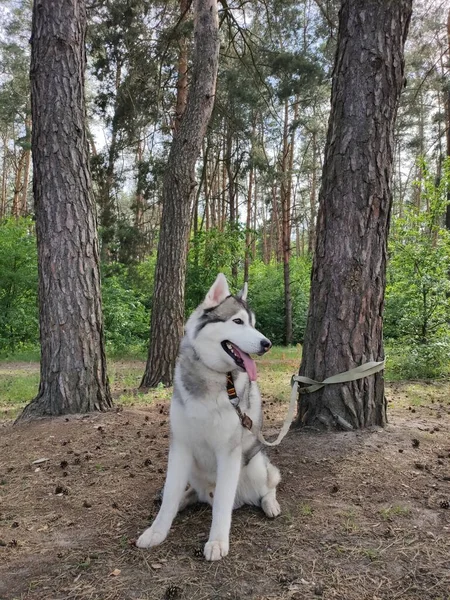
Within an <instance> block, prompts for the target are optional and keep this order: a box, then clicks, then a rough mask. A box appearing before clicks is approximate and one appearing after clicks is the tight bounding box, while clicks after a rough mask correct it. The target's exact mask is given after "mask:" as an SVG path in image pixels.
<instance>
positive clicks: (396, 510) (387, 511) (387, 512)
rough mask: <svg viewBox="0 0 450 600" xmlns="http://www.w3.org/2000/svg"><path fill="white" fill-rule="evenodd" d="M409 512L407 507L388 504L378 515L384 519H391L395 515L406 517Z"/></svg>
mask: <svg viewBox="0 0 450 600" xmlns="http://www.w3.org/2000/svg"><path fill="white" fill-rule="evenodd" d="M410 513H411V511H410V510H409V508H407V507H406V506H400V505H395V506H388V507H387V508H382V509H381V510H380V515H381V516H382V518H383V519H385V520H386V521H392V520H393V519H394V518H395V517H407V516H409V515H410Z"/></svg>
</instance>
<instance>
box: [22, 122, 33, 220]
mask: <svg viewBox="0 0 450 600" xmlns="http://www.w3.org/2000/svg"><path fill="white" fill-rule="evenodd" d="M25 127H26V132H27V138H26V144H27V146H26V148H25V161H24V173H23V185H22V195H21V200H20V212H21V214H22V215H26V214H27V213H28V183H29V181H30V164H31V148H30V143H31V116H29V117H27V119H26V120H25Z"/></svg>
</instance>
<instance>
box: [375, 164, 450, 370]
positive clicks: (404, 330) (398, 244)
mask: <svg viewBox="0 0 450 600" xmlns="http://www.w3.org/2000/svg"><path fill="white" fill-rule="evenodd" d="M422 171H423V174H424V179H423V181H422V196H423V199H424V200H425V204H426V206H427V207H428V209H427V210H424V211H417V209H416V208H414V207H409V208H407V209H406V211H405V214H404V216H403V217H402V218H397V219H395V220H394V223H393V229H392V236H391V240H390V246H389V248H390V254H391V260H390V264H389V270H388V284H387V289H386V311H385V336H386V337H387V338H393V339H395V340H397V341H398V342H400V344H399V345H398V349H400V348H401V347H403V351H402V352H401V355H404V360H403V361H402V360H401V359H399V360H398V362H397V363H396V364H397V365H398V370H399V372H403V373H404V375H405V377H411V376H415V377H436V376H439V375H442V374H445V373H447V372H448V369H449V363H450V335H449V328H448V325H449V323H450V281H449V274H450V232H449V231H447V230H446V229H444V228H443V227H442V226H441V223H442V222H443V216H444V213H445V210H446V206H447V190H448V186H449V184H450V163H447V164H446V165H445V168H444V176H443V177H442V178H441V181H440V183H439V184H438V185H436V183H435V180H434V177H433V176H432V175H431V174H430V173H429V172H428V170H427V168H426V166H425V165H422ZM406 349H407V353H406V354H405V350H406Z"/></svg>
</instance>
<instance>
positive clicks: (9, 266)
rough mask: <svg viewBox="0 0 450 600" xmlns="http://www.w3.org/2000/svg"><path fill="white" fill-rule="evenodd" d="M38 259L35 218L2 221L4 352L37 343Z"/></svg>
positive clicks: (0, 331) (0, 337)
mask: <svg viewBox="0 0 450 600" xmlns="http://www.w3.org/2000/svg"><path fill="white" fill-rule="evenodd" d="M38 335H39V326H38V309H37V259H36V240H35V236H34V226H33V222H32V221H31V219H28V218H23V219H17V220H16V219H12V218H11V219H6V220H4V221H2V222H0V352H1V353H2V354H4V353H6V352H7V351H9V352H15V351H17V350H19V349H21V348H26V347H27V346H31V345H34V344H36V343H37V340H38Z"/></svg>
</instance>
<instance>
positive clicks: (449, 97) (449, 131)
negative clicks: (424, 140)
mask: <svg viewBox="0 0 450 600" xmlns="http://www.w3.org/2000/svg"><path fill="white" fill-rule="evenodd" d="M447 57H448V61H449V62H450V10H449V11H448V14H447ZM444 93H445V125H446V129H445V133H446V135H445V139H446V142H447V143H446V146H447V158H450V86H449V85H447V87H446V90H445V92H444ZM447 200H448V204H447V209H446V213H445V226H446V228H447V229H450V190H448V191H447Z"/></svg>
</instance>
